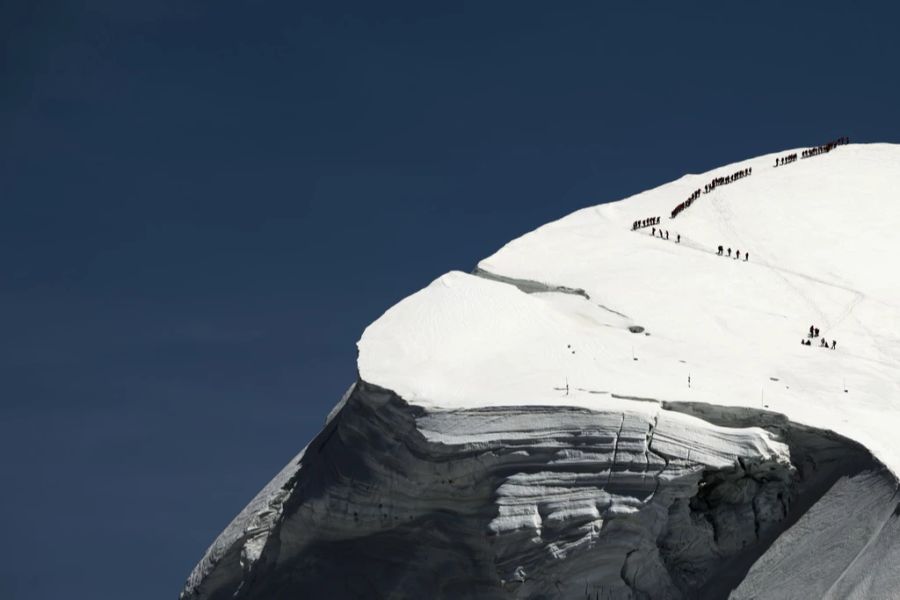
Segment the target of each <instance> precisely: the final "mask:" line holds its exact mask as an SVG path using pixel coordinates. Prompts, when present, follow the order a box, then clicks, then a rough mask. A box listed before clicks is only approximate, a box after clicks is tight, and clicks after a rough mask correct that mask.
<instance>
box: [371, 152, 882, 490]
mask: <svg viewBox="0 0 900 600" xmlns="http://www.w3.org/2000/svg"><path fill="white" fill-rule="evenodd" d="M796 151H797V152H799V151H800V150H799V149H798V150H796ZM789 152H792V151H785V152H780V153H778V154H772V155H767V156H762V157H759V158H755V159H752V160H747V161H742V162H740V163H736V164H734V165H728V166H725V167H721V168H719V169H716V170H714V171H711V172H709V173H705V174H702V175H686V176H684V177H682V178H681V179H679V180H677V181H674V182H672V183H669V184H666V185H663V186H660V187H658V188H655V189H652V190H649V191H646V192H643V193H640V194H637V195H635V196H632V197H630V198H626V199H624V200H621V201H619V202H614V203H610V204H603V205H600V206H596V207H591V208H587V209H584V210H581V211H578V212H576V213H573V214H571V215H569V216H567V217H564V218H562V219H560V220H558V221H555V222H553V223H550V224H548V225H545V226H543V227H540V228H539V229H537V230H535V231H533V232H531V233H529V234H526V235H524V236H522V237H521V238H519V239H517V240H514V241H512V242H510V243H509V244H507V245H506V246H504V247H503V248H502V249H500V251H498V252H497V253H496V254H494V255H493V256H491V257H489V258H487V259H485V260H483V261H481V263H480V264H479V265H478V267H479V269H482V270H484V271H487V272H489V273H492V274H496V275H500V276H503V277H506V278H512V279H519V280H530V281H536V282H541V283H543V284H546V285H548V286H565V287H567V288H571V289H581V290H584V291H585V292H586V294H587V295H588V296H589V299H588V298H585V297H583V296H580V295H576V294H560V293H546V294H544V293H535V294H525V293H521V292H519V290H518V289H516V288H515V287H513V286H511V285H507V284H503V283H498V282H495V281H491V280H487V279H484V278H481V277H477V276H474V275H468V274H464V273H458V272H454V273H449V274H447V275H444V276H442V277H440V278H439V279H437V280H436V281H435V282H434V283H432V284H431V285H430V286H428V287H427V288H425V289H424V290H422V291H420V292H418V293H416V294H413V295H412V296H410V297H409V298H407V299H405V300H403V301H401V302H400V303H398V304H397V305H396V306H394V307H393V308H391V309H390V310H388V311H387V313H385V315H384V316H382V317H381V318H380V319H379V320H377V321H376V322H375V323H373V324H372V325H371V326H369V328H368V329H366V331H365V333H364V334H363V336H362V339H361V340H360V342H359V371H360V376H361V378H362V379H363V380H365V381H368V382H371V383H376V384H378V385H381V386H383V387H386V388H388V389H392V390H394V391H396V392H397V393H398V394H399V395H400V396H401V397H403V398H404V399H406V400H407V401H409V402H411V403H414V404H418V405H421V406H423V407H425V408H453V407H471V406H483V405H489V404H490V405H502V404H510V405H523V404H549V405H562V404H564V405H575V406H584V407H588V408H602V407H605V406H608V405H609V404H610V403H611V402H613V399H612V397H611V396H612V395H613V394H615V395H619V396H637V397H642V398H653V399H657V400H662V401H670V402H680V401H685V402H709V403H712V404H724V405H735V406H747V407H754V408H762V407H766V408H768V409H769V410H772V411H777V412H779V413H783V414H785V415H787V416H788V417H789V418H791V419H792V420H794V421H797V422H800V423H806V424H809V425H812V426H815V427H820V428H824V429H830V430H833V431H836V432H838V433H840V434H842V435H845V436H847V437H849V438H851V439H854V440H857V441H859V442H861V443H863V444H864V445H865V446H866V447H868V448H869V449H870V450H872V451H873V452H874V453H875V454H876V456H877V457H878V458H880V459H881V460H882V461H883V462H884V463H885V464H887V465H888V466H889V467H890V468H891V469H892V470H893V471H894V472H895V473H898V472H900V443H898V436H897V427H898V423H900V393H898V392H900V269H896V268H894V267H893V265H892V264H891V263H892V262H893V260H894V259H895V258H896V257H900V237H898V235H897V232H898V231H900V147H898V146H895V145H889V144H866V145H849V146H841V147H838V148H837V149H835V150H833V151H832V152H831V153H829V154H825V155H820V156H816V157H813V158H809V159H804V160H801V161H798V162H796V163H793V164H790V165H787V166H782V167H777V168H776V167H773V165H774V163H775V160H774V159H775V157H776V156H779V155H782V154H786V153H789ZM746 167H752V169H753V174H752V175H751V176H750V177H747V178H743V179H740V180H738V181H736V182H734V183H732V184H730V185H726V186H723V187H720V188H718V189H716V190H715V191H714V192H712V193H709V194H704V195H701V197H700V198H699V199H698V200H697V201H695V202H694V203H693V205H692V206H691V207H690V208H688V209H687V210H685V211H684V212H682V213H681V214H680V215H679V216H678V217H677V218H676V219H669V218H668V216H667V215H668V214H669V212H670V211H671V209H672V208H673V207H674V206H675V205H676V204H677V203H678V202H680V201H682V200H683V199H684V198H687V197H688V195H689V194H690V193H691V192H692V191H693V190H695V189H697V188H702V187H703V185H704V184H705V183H706V182H708V181H709V180H710V179H712V178H713V177H717V176H720V175H725V174H730V173H732V172H734V171H736V170H738V169H742V168H746ZM655 215H660V216H662V217H663V218H662V221H661V223H660V227H662V228H664V229H668V230H669V238H670V239H669V240H668V241H665V240H661V239H659V238H658V237H657V238H654V237H652V236H651V235H650V228H647V229H642V230H639V231H632V230H631V224H632V222H633V221H635V220H637V219H639V218H643V217H646V216H655ZM678 233H680V234H681V243H680V244H677V243H675V236H676V234H678ZM719 244H723V245H724V246H726V247H729V246H730V247H731V248H733V249H739V250H740V251H741V253H742V259H741V260H740V261H737V260H735V259H729V258H727V257H721V256H717V255H716V247H717V246H718V245H719ZM744 252H750V260H749V261H748V262H744V261H743V253H744ZM811 324H815V325H816V326H817V327H819V329H820V330H821V333H822V335H823V336H824V337H826V338H827V339H828V340H829V341H830V340H832V339H836V340H837V342H838V345H837V349H836V350H835V351H831V350H828V351H825V350H824V349H821V348H819V347H817V346H816V345H814V346H813V347H804V346H801V345H800V340H801V339H802V338H803V337H804V336H805V335H806V334H807V332H808V329H809V326H810V325H811ZM630 325H639V326H642V327H644V328H646V333H649V335H641V334H638V335H636V334H634V333H631V332H630V331H629V330H628V326H630ZM814 344H818V340H814ZM632 351H633V352H634V357H637V358H638V360H636V361H635V360H633V356H632ZM689 376H690V378H691V386H690V387H688V377H689ZM567 380H568V382H569V386H570V390H569V393H568V395H566V393H565V391H561V390H560V388H561V387H565V385H566V381H567ZM845 389H846V390H847V392H846V393H845V392H844V390H845ZM597 392H602V393H600V394H598V393H597Z"/></svg>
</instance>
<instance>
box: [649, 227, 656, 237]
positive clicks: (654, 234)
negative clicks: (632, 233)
mask: <svg viewBox="0 0 900 600" xmlns="http://www.w3.org/2000/svg"><path fill="white" fill-rule="evenodd" d="M650 235H652V236H653V237H656V227H653V228H652V229H651V230H650Z"/></svg>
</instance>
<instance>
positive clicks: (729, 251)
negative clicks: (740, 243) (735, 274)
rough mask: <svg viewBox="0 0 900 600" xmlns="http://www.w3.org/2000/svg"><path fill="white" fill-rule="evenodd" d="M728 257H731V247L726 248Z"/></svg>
mask: <svg viewBox="0 0 900 600" xmlns="http://www.w3.org/2000/svg"><path fill="white" fill-rule="evenodd" d="M728 257H729V258H730V257H731V248H729V249H728Z"/></svg>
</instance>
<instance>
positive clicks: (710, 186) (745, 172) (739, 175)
mask: <svg viewBox="0 0 900 600" xmlns="http://www.w3.org/2000/svg"><path fill="white" fill-rule="evenodd" d="M752 174H753V168H752V167H747V168H746V169H741V170H740V171H735V172H734V173H732V174H731V175H726V176H725V177H716V178H715V179H713V180H712V181H710V182H709V183H707V184H706V186H704V188H703V190H704V191H703V193H704V194H708V193H710V192H711V191H713V190H714V189H716V188H717V187H718V186H720V185H726V184H729V183H734V182H735V181H737V180H738V179H743V178H744V177H749V176H750V175H752Z"/></svg>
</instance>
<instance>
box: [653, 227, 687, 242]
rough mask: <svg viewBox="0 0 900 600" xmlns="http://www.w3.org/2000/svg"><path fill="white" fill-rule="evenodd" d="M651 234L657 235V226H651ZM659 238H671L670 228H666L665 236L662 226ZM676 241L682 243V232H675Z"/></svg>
mask: <svg viewBox="0 0 900 600" xmlns="http://www.w3.org/2000/svg"><path fill="white" fill-rule="evenodd" d="M650 235H652V236H653V237H656V227H653V228H651V230H650ZM659 239H661V240H667V239H669V230H668V229H666V235H665V236H663V230H662V227H660V228H659ZM675 243H676V244H680V243H681V234H680V233H676V234H675Z"/></svg>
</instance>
